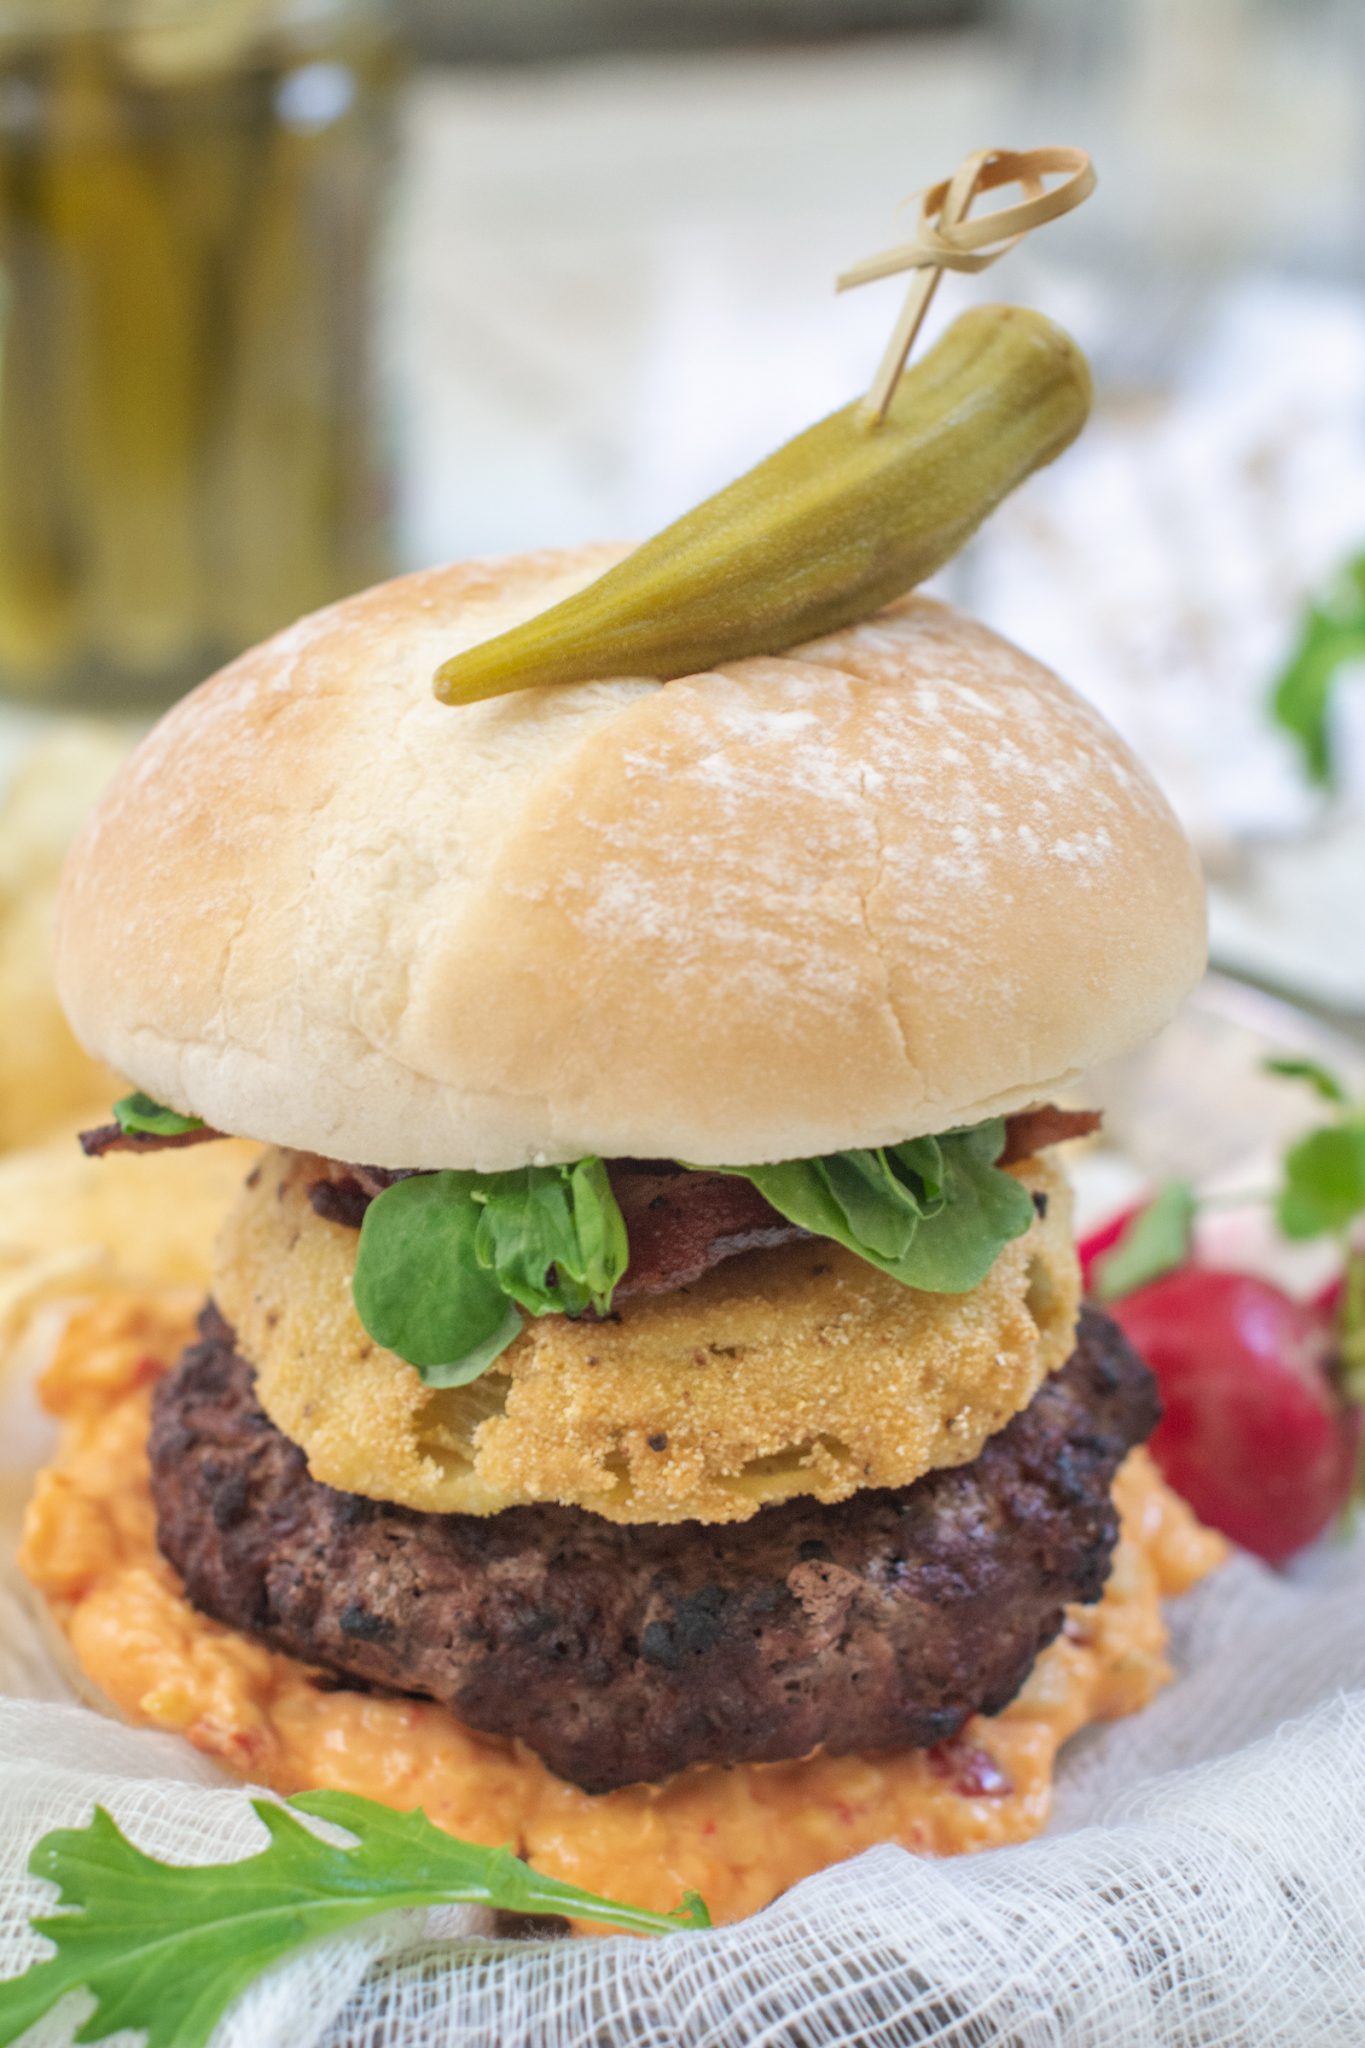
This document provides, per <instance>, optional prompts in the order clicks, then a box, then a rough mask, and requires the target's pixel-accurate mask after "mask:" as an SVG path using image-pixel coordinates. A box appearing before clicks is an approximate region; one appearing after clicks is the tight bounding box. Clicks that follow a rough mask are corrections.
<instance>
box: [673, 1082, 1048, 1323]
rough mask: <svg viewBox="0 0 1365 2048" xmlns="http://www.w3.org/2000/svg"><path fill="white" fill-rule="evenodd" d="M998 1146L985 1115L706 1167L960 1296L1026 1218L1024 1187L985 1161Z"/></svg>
mask: <svg viewBox="0 0 1365 2048" xmlns="http://www.w3.org/2000/svg"><path fill="white" fill-rule="evenodd" d="M1004 1144H1005V1126H1004V1121H1003V1119H1001V1118H1000V1117H993V1118H991V1119H990V1120H989V1121H988V1122H986V1123H982V1124H976V1125H974V1126H973V1127H972V1128H971V1129H970V1130H965V1131H949V1132H947V1133H946V1134H945V1135H944V1136H943V1137H939V1138H912V1139H909V1140H907V1141H906V1143H904V1144H902V1145H886V1146H881V1147H878V1148H876V1149H873V1150H867V1151H854V1152H832V1153H829V1154H828V1155H826V1156H825V1157H824V1158H820V1159H793V1160H787V1161H784V1162H782V1163H781V1164H779V1165H776V1166H723V1167H718V1168H713V1169H712V1171H715V1172H720V1173H733V1174H738V1175H739V1176H740V1177H741V1178H743V1179H745V1180H750V1181H752V1182H753V1184H754V1186H755V1187H756V1188H758V1190H759V1191H760V1193H761V1194H763V1195H766V1197H767V1199H768V1200H769V1201H770V1202H771V1203H772V1205H773V1207H774V1209H776V1210H778V1212H779V1213H780V1214H781V1215H783V1216H785V1217H787V1218H788V1220H789V1221H790V1222H792V1223H799V1224H801V1225H802V1226H803V1227H804V1228H805V1229H807V1230H811V1231H813V1232H814V1233H815V1235H816V1236H817V1237H828V1238H832V1239H833V1240H834V1242H835V1243H836V1244H842V1245H845V1246H846V1247H847V1248H848V1250H849V1251H851V1252H856V1253H857V1255H858V1257H859V1258H861V1259H866V1260H867V1261H868V1263H869V1264H870V1265H873V1266H877V1267H879V1268H880V1269H881V1270H882V1272H884V1273H891V1274H893V1275H894V1277H895V1278H896V1279H897V1280H900V1281H902V1282H903V1283H904V1285H905V1286H907V1287H918V1288H922V1289H923V1290H924V1291H925V1292H926V1293H931V1294H965V1293H967V1292H968V1291H969V1290H970V1289H971V1288H973V1287H976V1286H978V1285H979V1284H980V1282H981V1281H982V1280H984V1279H985V1277H986V1275H987V1273H989V1271H990V1269H991V1267H992V1266H993V1265H994V1264H995V1261H996V1259H997V1258H998V1257H999V1255H1000V1253H1001V1251H1002V1250H1003V1249H1004V1247H1005V1245H1007V1244H1008V1243H1009V1242H1010V1240H1011V1239H1012V1238H1015V1237H1022V1236H1023V1234H1024V1232H1025V1231H1026V1230H1027V1229H1028V1228H1029V1226H1030V1224H1031V1223H1032V1222H1033V1215H1034V1211H1033V1199H1032V1197H1031V1196H1030V1194H1029V1191H1028V1189H1027V1188H1026V1187H1024V1186H1023V1184H1022V1183H1021V1182H1020V1181H1018V1180H1016V1179H1015V1178H1014V1175H1013V1174H1010V1173H1005V1172H1004V1171H1003V1170H1002V1169H1001V1168H999V1167H997V1166H996V1164H995V1162H996V1160H997V1159H998V1158H999V1157H1000V1154H1001V1152H1002V1151H1003V1149H1004Z"/></svg>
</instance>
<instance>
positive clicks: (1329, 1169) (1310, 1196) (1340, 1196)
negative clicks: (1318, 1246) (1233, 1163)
mask: <svg viewBox="0 0 1365 2048" xmlns="http://www.w3.org/2000/svg"><path fill="white" fill-rule="evenodd" d="M1276 1215H1277V1218H1278V1221H1279V1225H1280V1229H1281V1230H1282V1231H1283V1232H1284V1234H1285V1236H1286V1237H1291V1238H1306V1237H1321V1236H1323V1235H1325V1234H1326V1233H1329V1232H1330V1233H1332V1234H1339V1233H1340V1232H1342V1231H1344V1230H1347V1229H1349V1227H1350V1226H1351V1224H1353V1223H1354V1222H1355V1220H1356V1218H1357V1217H1359V1216H1361V1215H1365V1122H1350V1123H1341V1124H1328V1125H1327V1126H1325V1127H1324V1128H1323V1129H1322V1130H1318V1131H1310V1132H1309V1134H1308V1136H1307V1137H1306V1138H1300V1140H1299V1142H1298V1143H1297V1145H1293V1146H1291V1147H1290V1149H1289V1151H1288V1152H1287V1153H1286V1155H1285V1162H1284V1186H1283V1187H1282V1188H1281V1190H1280V1195H1279V1201H1278V1203H1277V1207H1276Z"/></svg>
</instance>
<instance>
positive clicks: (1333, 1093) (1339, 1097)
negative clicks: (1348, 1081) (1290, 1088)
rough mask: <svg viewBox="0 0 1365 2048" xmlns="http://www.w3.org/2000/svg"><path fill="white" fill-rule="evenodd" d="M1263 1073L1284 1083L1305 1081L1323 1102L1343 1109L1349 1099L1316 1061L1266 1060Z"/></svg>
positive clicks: (1334, 1079)
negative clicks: (1277, 1076)
mask: <svg viewBox="0 0 1365 2048" xmlns="http://www.w3.org/2000/svg"><path fill="white" fill-rule="evenodd" d="M1265 1071H1266V1072H1267V1074H1279V1075H1281V1076H1282V1077H1283V1078H1284V1079H1285V1080H1286V1081H1306V1082H1307V1083H1308V1085H1309V1087H1310V1088H1312V1089H1314V1090H1315V1091H1316V1092H1317V1093H1318V1094H1319V1095H1320V1096H1321V1097H1322V1099H1323V1101H1324V1102H1334V1103H1336V1104H1337V1105H1338V1106H1340V1107H1344V1106H1345V1105H1346V1104H1347V1103H1348V1102H1349V1101H1350V1099H1351V1098H1350V1096H1349V1095H1348V1094H1347V1092H1346V1090H1345V1088H1344V1087H1343V1086H1342V1084H1341V1082H1340V1081H1339V1080H1338V1079H1337V1077H1336V1075H1335V1074H1334V1073H1332V1072H1331V1070H1330V1069H1329V1068H1327V1067H1324V1066H1323V1065H1322V1064H1321V1063H1320V1062H1319V1061H1318V1060H1298V1059H1285V1060H1267V1061H1266V1062H1265Z"/></svg>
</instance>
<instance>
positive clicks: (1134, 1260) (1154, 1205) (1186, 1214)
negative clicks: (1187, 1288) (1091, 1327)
mask: <svg viewBox="0 0 1365 2048" xmlns="http://www.w3.org/2000/svg"><path fill="white" fill-rule="evenodd" d="M1198 1210H1199V1203H1198V1199H1197V1197H1196V1195H1195V1192H1194V1189H1193V1188H1192V1187H1191V1186H1190V1184H1189V1182H1188V1181H1184V1180H1171V1181H1167V1182H1166V1183H1165V1185H1164V1186H1163V1187H1161V1188H1159V1189H1158V1191H1157V1193H1156V1194H1155V1195H1154V1196H1153V1197H1152V1199H1151V1201H1150V1202H1148V1203H1147V1205H1146V1207H1145V1208H1143V1209H1140V1210H1139V1211H1138V1213H1137V1215H1136V1216H1135V1217H1134V1218H1133V1220H1132V1222H1131V1223H1130V1224H1129V1225H1128V1227H1127V1228H1126V1230H1125V1231H1124V1233H1123V1235H1122V1236H1121V1237H1120V1238H1119V1239H1118V1241H1117V1243H1116V1244H1115V1245H1114V1246H1113V1248H1112V1250H1110V1251H1108V1252H1106V1253H1105V1255H1104V1257H1103V1258H1102V1259H1100V1260H1098V1261H1097V1262H1096V1266H1095V1274H1094V1280H1093V1283H1092V1292H1093V1293H1094V1295H1095V1297H1096V1299H1097V1300H1099V1301H1117V1300H1118V1298H1119V1296H1120V1295H1123V1294H1131V1293H1132V1292H1133V1291H1134V1289H1135V1288H1138V1287H1145V1286H1146V1285H1147V1283H1148V1281H1149V1280H1159V1279H1160V1278H1161V1276H1162V1274H1163V1273H1172V1272H1174V1271H1175V1269H1176V1267H1177V1266H1183V1265H1184V1264H1185V1263H1186V1261H1187V1260H1188V1258H1189V1256H1190V1253H1191V1250H1192V1249H1193V1245H1194V1222H1195V1217H1196V1215H1197V1214H1198Z"/></svg>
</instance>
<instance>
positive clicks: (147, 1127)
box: [114, 1094, 204, 1138]
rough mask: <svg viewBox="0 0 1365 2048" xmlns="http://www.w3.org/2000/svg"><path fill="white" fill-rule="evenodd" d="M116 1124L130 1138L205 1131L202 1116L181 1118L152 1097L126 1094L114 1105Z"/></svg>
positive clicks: (168, 1135)
mask: <svg viewBox="0 0 1365 2048" xmlns="http://www.w3.org/2000/svg"><path fill="white" fill-rule="evenodd" d="M114 1121H115V1122H116V1123H117V1125H118V1127H119V1129H120V1130H121V1131H122V1132H123V1134H124V1136H125V1137H126V1138H178V1137H180V1135H181V1134H182V1132H184V1131H202V1130H203V1128H204V1119H203V1118H202V1117H201V1116H181V1115H179V1113H178V1112H177V1111H176V1110H173V1109H164V1108H163V1107H162V1105H161V1104H160V1103H159V1102H153V1100H152V1098H151V1096H150V1095H141V1094H137V1095H125V1096H124V1097H123V1099H122V1100H121V1101H120V1102H116V1103H115V1104H114Z"/></svg>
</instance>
